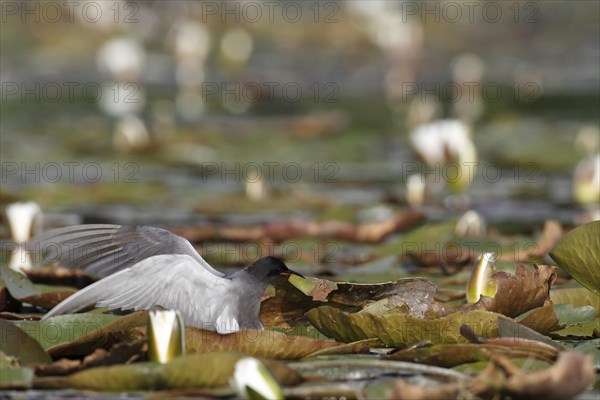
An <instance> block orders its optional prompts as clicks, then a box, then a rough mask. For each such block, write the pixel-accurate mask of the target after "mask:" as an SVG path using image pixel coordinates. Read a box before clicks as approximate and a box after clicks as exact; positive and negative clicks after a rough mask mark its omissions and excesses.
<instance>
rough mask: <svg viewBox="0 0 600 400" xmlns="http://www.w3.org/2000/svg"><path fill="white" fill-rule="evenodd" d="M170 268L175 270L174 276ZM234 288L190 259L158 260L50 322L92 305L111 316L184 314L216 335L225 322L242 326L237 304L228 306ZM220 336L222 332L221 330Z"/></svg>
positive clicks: (101, 285) (82, 294)
mask: <svg viewBox="0 0 600 400" xmlns="http://www.w3.org/2000/svg"><path fill="white" fill-rule="evenodd" d="M166 263H168V264H170V265H169V269H168V270H167V269H165V264H166ZM230 285H231V281H230V280H229V279H227V278H220V277H217V276H214V275H213V274H210V273H209V272H208V271H206V270H205V269H204V268H201V267H199V266H198V263H197V261H196V260H194V259H193V258H191V257H190V256H188V255H158V256H154V257H150V258H147V259H145V260H143V261H141V262H140V263H138V264H136V265H134V266H133V267H131V268H127V269H124V270H122V271H119V272H117V273H115V274H113V275H110V276H108V277H106V278H104V279H101V280H99V281H98V282H96V283H93V284H92V285H90V286H88V287H86V288H84V289H82V290H80V291H78V292H77V293H75V294H73V295H71V296H69V297H68V298H66V299H65V300H64V301H62V302H61V303H60V304H58V305H57V306H56V307H54V308H53V309H52V310H50V312H48V313H47V314H46V315H45V316H44V319H46V318H50V317H53V316H56V315H62V314H69V313H74V312H77V311H79V310H82V309H84V308H87V307H89V306H92V305H97V306H99V307H108V308H109V309H111V310H113V309H124V310H143V309H148V308H152V307H156V306H160V307H163V308H166V309H171V310H179V312H180V313H181V315H182V317H183V320H184V322H185V324H186V325H192V326H197V327H203V328H205V329H213V330H214V327H215V325H216V323H217V321H219V322H223V321H224V323H226V324H229V326H236V324H237V321H238V316H237V315H234V314H231V313H230V312H229V311H230V310H231V308H232V307H231V306H232V305H233V304H232V305H230V304H223V303H224V302H223V299H227V296H226V294H227V292H228V290H229V288H230ZM234 300H235V299H231V301H234ZM225 303H226V302H225ZM217 330H220V329H218V327H217Z"/></svg>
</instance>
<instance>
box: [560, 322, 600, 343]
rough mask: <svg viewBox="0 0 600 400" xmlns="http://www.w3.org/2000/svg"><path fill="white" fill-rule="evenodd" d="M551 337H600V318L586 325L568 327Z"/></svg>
mask: <svg viewBox="0 0 600 400" xmlns="http://www.w3.org/2000/svg"><path fill="white" fill-rule="evenodd" d="M551 336H552V337H555V338H557V339H566V338H578V339H581V338H597V337H600V318H596V319H594V320H593V321H592V322H588V323H585V324H577V325H571V326H567V327H566V328H564V329H561V330H560V331H556V332H552V333H551Z"/></svg>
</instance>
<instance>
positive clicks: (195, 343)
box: [185, 327, 358, 360]
mask: <svg viewBox="0 0 600 400" xmlns="http://www.w3.org/2000/svg"><path fill="white" fill-rule="evenodd" d="M185 342H186V347H187V349H188V351H189V352H197V353H210V352H217V351H236V352H240V353H245V354H247V355H250V356H253V357H264V358H271V359H279V360H297V359H299V358H302V357H305V356H307V355H309V354H311V353H315V352H317V351H320V350H324V349H332V348H336V347H338V349H339V351H340V353H352V352H354V351H356V350H358V349H354V348H352V347H340V345H341V343H338V342H335V341H333V340H323V339H312V338H309V337H305V336H292V335H286V334H285V333H282V332H277V331H274V330H271V329H267V330H243V331H239V332H236V333H232V334H229V335H220V334H218V333H215V332H211V331H206V330H202V329H198V328H193V327H186V328H185Z"/></svg>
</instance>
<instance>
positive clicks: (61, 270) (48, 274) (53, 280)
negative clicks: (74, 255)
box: [26, 266, 97, 289]
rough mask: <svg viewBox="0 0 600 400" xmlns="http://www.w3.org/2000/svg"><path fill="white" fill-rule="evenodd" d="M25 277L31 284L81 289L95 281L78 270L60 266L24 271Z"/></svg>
mask: <svg viewBox="0 0 600 400" xmlns="http://www.w3.org/2000/svg"><path fill="white" fill-rule="evenodd" d="M26 273H27V277H28V278H29V279H30V280H31V282H33V283H43V284H45V285H54V286H72V287H75V288H79V289H82V288H84V287H86V286H88V285H91V284H92V283H94V282H95V281H96V280H97V279H96V278H94V277H93V276H91V275H88V274H86V273H84V272H83V271H81V270H79V269H73V268H65V267H61V266H51V267H41V268H34V269H30V270H28V271H26Z"/></svg>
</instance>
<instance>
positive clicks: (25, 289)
mask: <svg viewBox="0 0 600 400" xmlns="http://www.w3.org/2000/svg"><path fill="white" fill-rule="evenodd" d="M0 280H1V282H0V284H2V285H4V286H6V288H7V289H8V292H9V293H10V295H11V296H12V297H14V298H15V299H22V298H25V297H29V296H37V295H39V294H40V293H41V292H40V290H39V289H38V288H36V287H35V285H34V284H33V283H31V281H30V280H29V278H28V277H27V276H25V275H23V274H20V273H18V272H17V271H13V270H12V269H9V268H8V267H0Z"/></svg>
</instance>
